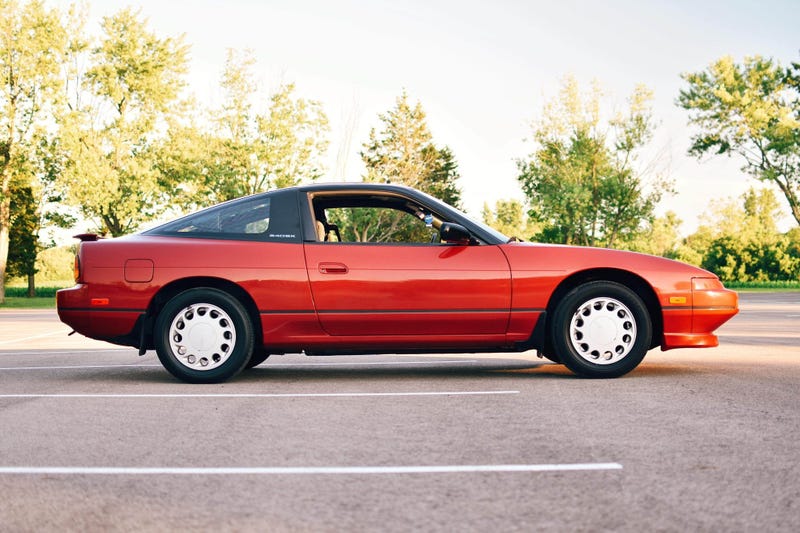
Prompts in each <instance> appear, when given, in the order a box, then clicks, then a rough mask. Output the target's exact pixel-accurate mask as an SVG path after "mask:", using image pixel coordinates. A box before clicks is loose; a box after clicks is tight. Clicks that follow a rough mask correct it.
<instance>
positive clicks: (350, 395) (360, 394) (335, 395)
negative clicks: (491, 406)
mask: <svg viewBox="0 0 800 533" xmlns="http://www.w3.org/2000/svg"><path fill="white" fill-rule="evenodd" d="M503 394H519V391H518V390H495V391H443V392H330V393H286V394H279V393H276V394H258V393H253V394H248V393H230V394H227V393H219V394H214V393H208V394H192V393H184V394H102V393H99V394H0V399H25V398H58V399H75V398H90V399H91V398H144V399H150V398H363V397H392V396H489V395H503Z"/></svg>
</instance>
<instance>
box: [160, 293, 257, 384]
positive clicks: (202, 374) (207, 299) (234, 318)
mask: <svg viewBox="0 0 800 533" xmlns="http://www.w3.org/2000/svg"><path fill="white" fill-rule="evenodd" d="M154 337H155V345H156V352H157V353H158V358H159V360H160V361H161V364H162V365H164V368H166V369H167V371H169V373H170V374H172V375H173V376H175V377H176V378H178V379H180V380H182V381H185V382H187V383H220V382H223V381H225V380H227V379H230V378H232V377H233V376H235V375H236V374H238V373H239V372H240V371H241V370H242V369H243V368H244V366H245V365H246V364H247V362H248V361H249V360H250V355H251V354H252V353H253V342H254V340H253V324H252V322H251V320H250V317H249V315H248V314H247V311H246V310H245V308H244V306H242V304H241V303H239V301H238V300H236V299H235V298H233V297H232V296H231V295H230V294H228V293H226V292H224V291H221V290H218V289H212V288H196V289H189V290H187V291H184V292H182V293H180V294H178V295H177V296H175V297H174V298H172V299H171V300H170V301H168V302H167V303H166V305H164V307H163V308H162V309H161V312H160V313H159V314H158V317H157V318H156V324H155V331H154Z"/></svg>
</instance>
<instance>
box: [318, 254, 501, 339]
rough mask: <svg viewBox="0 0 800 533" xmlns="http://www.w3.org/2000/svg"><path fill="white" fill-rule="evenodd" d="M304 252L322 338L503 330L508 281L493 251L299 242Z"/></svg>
mask: <svg viewBox="0 0 800 533" xmlns="http://www.w3.org/2000/svg"><path fill="white" fill-rule="evenodd" d="M305 255H306V265H307V268H308V277H309V281H310V284H311V291H312V295H313V298H314V304H315V307H316V310H317V314H318V316H319V320H320V323H321V325H322V327H323V328H324V330H325V331H326V332H327V333H328V334H330V335H348V336H356V335H392V336H397V335H417V336H419V335H437V336H445V335H476V336H480V335H484V336H485V335H490V334H499V335H502V334H505V333H506V330H507V327H508V320H509V313H510V305H511V279H510V270H509V266H508V261H507V260H506V258H505V255H504V254H503V252H502V251H501V250H500V248H499V247H498V246H495V245H459V244H409V243H345V242H317V243H308V242H307V243H305Z"/></svg>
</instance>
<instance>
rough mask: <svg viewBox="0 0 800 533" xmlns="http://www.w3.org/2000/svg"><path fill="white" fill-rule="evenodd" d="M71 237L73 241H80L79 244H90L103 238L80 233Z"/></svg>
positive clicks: (93, 234) (95, 234)
mask: <svg viewBox="0 0 800 533" xmlns="http://www.w3.org/2000/svg"><path fill="white" fill-rule="evenodd" d="M72 237H73V238H75V239H80V241H81V242H91V241H96V240H99V239H102V238H103V237H101V236H100V235H98V234H97V233H81V234H79V235H73V236H72Z"/></svg>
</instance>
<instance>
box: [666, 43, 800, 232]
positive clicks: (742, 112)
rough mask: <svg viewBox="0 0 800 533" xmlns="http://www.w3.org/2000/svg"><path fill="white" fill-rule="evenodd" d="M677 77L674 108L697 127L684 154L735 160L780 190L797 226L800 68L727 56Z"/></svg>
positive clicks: (799, 209) (799, 210)
mask: <svg viewBox="0 0 800 533" xmlns="http://www.w3.org/2000/svg"><path fill="white" fill-rule="evenodd" d="M682 77H683V79H684V80H685V81H686V82H687V84H688V87H687V88H686V89H684V90H682V91H681V92H680V95H679V97H678V105H679V106H681V107H683V108H684V109H686V110H687V111H689V112H690V115H689V123H690V124H692V125H694V126H696V127H697V129H698V131H697V133H696V134H695V135H694V136H693V137H692V146H691V147H690V148H689V153H690V154H692V155H695V156H697V157H702V156H703V155H705V154H727V155H728V156H731V155H734V154H735V155H737V156H739V157H740V158H741V159H743V160H744V167H743V170H744V171H746V172H748V173H749V174H750V175H752V176H753V177H755V178H756V179H758V180H761V181H764V182H768V183H774V184H775V185H777V186H778V187H779V188H780V190H781V192H782V193H783V195H784V196H785V198H786V201H787V202H788V203H789V207H790V209H791V212H792V216H793V217H794V219H795V220H796V221H797V223H798V224H800V65H798V64H796V63H795V64H793V65H792V66H791V67H790V68H783V67H782V66H781V65H780V63H778V62H777V61H773V60H772V59H766V58H763V57H761V56H753V57H747V58H745V60H744V62H743V63H742V64H737V63H735V62H734V60H733V58H731V57H730V56H726V57H723V58H721V59H719V60H718V61H716V62H714V63H712V64H711V65H710V66H709V67H708V68H707V69H706V70H704V71H701V72H694V73H688V74H683V76H682Z"/></svg>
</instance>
